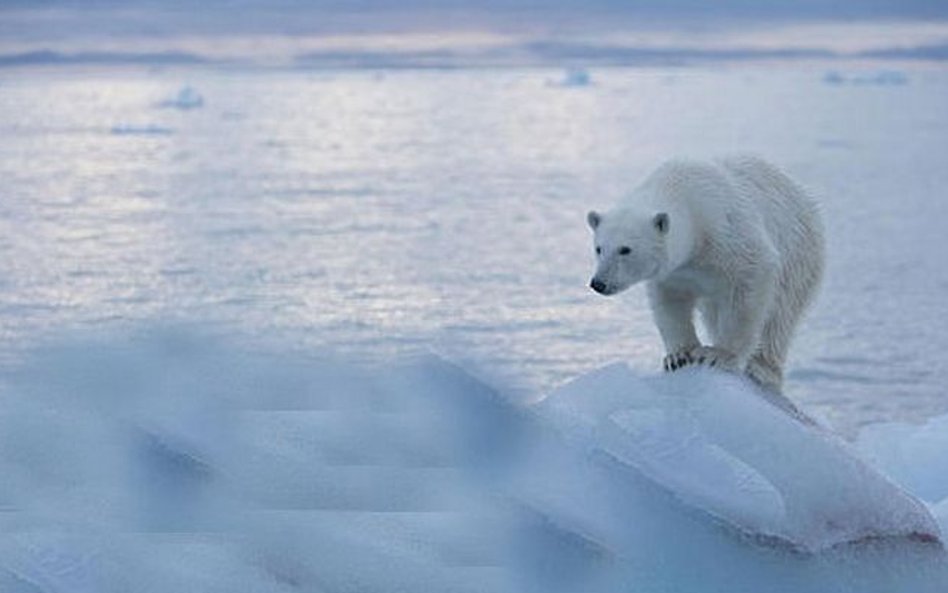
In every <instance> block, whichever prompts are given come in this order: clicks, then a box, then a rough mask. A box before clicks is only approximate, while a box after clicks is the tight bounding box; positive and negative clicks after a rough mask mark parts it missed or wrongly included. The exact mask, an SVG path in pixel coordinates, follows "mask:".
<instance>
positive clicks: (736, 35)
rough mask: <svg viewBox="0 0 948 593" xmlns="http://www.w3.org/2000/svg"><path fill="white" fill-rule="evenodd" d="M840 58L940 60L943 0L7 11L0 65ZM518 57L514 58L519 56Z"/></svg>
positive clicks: (102, 0)
mask: <svg viewBox="0 0 948 593" xmlns="http://www.w3.org/2000/svg"><path fill="white" fill-rule="evenodd" d="M550 43H553V44H567V45H569V46H570V47H571V48H573V50H576V48H577V47H578V48H582V47H583V46H584V45H595V46H597V47H601V46H606V47H607V48H610V50H611V49H612V48H618V51H620V52H622V51H625V52H626V53H628V50H630V49H631V50H667V49H673V50H689V51H699V52H700V51H715V50H717V51H722V50H735V49H737V50H741V51H744V50H751V51H780V50H816V51H829V52H834V53H842V54H858V53H859V52H866V51H876V50H891V49H912V48H917V47H948V0H940V1H937V2H936V1H931V0H862V1H855V0H840V1H835V2H827V1H824V0H711V1H709V0H646V1H641V0H640V1H635V0H625V1H620V0H548V1H545V2H540V1H537V0H484V1H481V2H471V1H465V0H441V1H434V0H401V1H400V2H394V1H391V0H311V1H304V0H202V1H196V0H125V1H119V0H4V1H3V2H2V4H0V56H4V55H5V56H10V55H16V54H20V53H24V52H38V51H53V52H59V53H63V54H76V53H81V52H100V53H112V54H114V53H122V52H125V53H159V52H183V53H187V54H193V55H195V56H198V57H200V58H204V59H212V60H221V59H231V60H239V61H249V62H257V63H264V64H266V63H283V62H292V61H293V59H294V58H295V57H296V56H299V55H301V54H312V53H316V54H319V53H325V52H335V53H338V54H347V53H353V52H355V53H358V52H373V53H376V54H379V55H382V54H385V55H399V54H405V53H410V52H422V53H425V52H427V53H429V54H430V53H437V52H440V53H441V54H451V55H455V54H457V55H460V56H465V55H466V56H474V55H494V56H498V55H502V54H504V52H507V54H509V55H516V54H517V51H518V49H517V48H523V47H526V48H530V47H538V46H540V45H542V44H550ZM522 53H523V52H521V55H522Z"/></svg>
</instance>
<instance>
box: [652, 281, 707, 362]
mask: <svg viewBox="0 0 948 593" xmlns="http://www.w3.org/2000/svg"><path fill="white" fill-rule="evenodd" d="M648 299H649V304H650V305H651V307H652V316H653V317H654V318H655V325H656V326H657V327H658V331H659V333H660V334H661V335H662V341H663V342H664V343H665V352H666V353H668V356H666V357H665V367H666V370H669V361H670V360H672V359H675V357H676V356H677V355H679V354H683V353H685V352H687V351H688V350H689V349H691V348H694V347H695V346H698V345H699V344H700V342H699V341H698V334H697V332H695V323H694V310H695V297H694V295H692V294H690V293H686V292H681V291H676V290H672V289H669V288H667V287H663V286H660V285H659V284H657V283H649V285H648ZM676 366H677V365H676ZM672 370H674V369H672Z"/></svg>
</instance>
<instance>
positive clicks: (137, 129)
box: [110, 124, 174, 136]
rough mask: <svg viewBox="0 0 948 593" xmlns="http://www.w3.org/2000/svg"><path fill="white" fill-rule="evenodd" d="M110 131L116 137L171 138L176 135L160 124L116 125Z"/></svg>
mask: <svg viewBox="0 0 948 593" xmlns="http://www.w3.org/2000/svg"><path fill="white" fill-rule="evenodd" d="M110 131H111V133H112V134H114V135H116V136H169V135H171V134H173V133H174V130H172V129H171V128H169V127H166V126H162V125H158V124H116V125H114V126H112V129H111V130H110Z"/></svg>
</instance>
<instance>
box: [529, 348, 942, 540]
mask: <svg viewBox="0 0 948 593" xmlns="http://www.w3.org/2000/svg"><path fill="white" fill-rule="evenodd" d="M542 408H544V409H545V410H547V411H548V414H549V416H550V417H551V418H553V419H554V420H555V421H556V423H557V424H558V425H560V426H561V427H563V428H562V430H563V431H564V433H565V434H567V435H573V436H576V437H577V438H578V439H579V441H580V442H581V444H582V446H584V447H586V448H588V449H590V450H593V451H595V450H598V451H603V452H605V453H606V454H608V455H610V456H612V457H615V458H616V459H617V460H619V461H620V462H622V463H625V464H628V465H630V466H632V467H634V468H635V469H636V470H638V471H641V472H642V473H643V474H645V475H647V476H648V477H649V478H651V479H653V480H655V481H656V482H657V483H659V484H661V485H662V486H664V487H665V488H667V489H668V490H669V491H670V492H671V493H673V494H674V495H675V496H676V497H678V498H680V499H681V500H683V501H684V502H685V503H687V504H689V505H691V506H694V507H696V508H698V509H701V510H704V511H707V512H709V513H711V514H712V515H715V516H716V517H719V518H720V519H722V520H723V521H725V522H727V523H729V524H732V525H733V526H735V527H736V528H738V529H740V530H742V531H745V532H746V533H749V534H755V535H764V536H767V537H773V538H776V539H779V540H783V541H785V542H788V543H790V544H791V545H795V546H799V547H801V548H803V549H806V550H810V551H816V550H821V549H825V548H829V547H832V546H834V545H838V544H840V543H845V542H851V541H857V540H860V539H865V538H871V537H886V536H903V535H911V534H919V535H925V536H930V537H933V538H937V537H938V527H937V525H936V524H935V522H934V520H933V519H932V518H931V517H930V516H929V514H928V512H927V510H926V509H925V507H924V505H922V504H921V503H920V502H919V501H917V500H916V499H914V498H913V497H911V496H910V495H908V494H907V493H906V492H904V491H903V490H901V489H900V488H899V487H897V486H896V485H895V484H893V483H891V482H889V481H888V480H887V479H885V478H884V477H883V476H882V475H881V474H879V473H878V472H876V471H874V470H873V469H872V468H870V467H869V466H868V465H866V464H865V463H863V462H862V461H861V460H860V459H859V458H858V457H857V456H855V455H854V454H853V453H852V452H851V451H850V449H849V447H847V446H846V445H845V444H844V443H843V442H842V441H841V440H840V439H838V438H835V437H834V436H832V435H831V434H829V433H828V432H827V431H826V430H825V429H822V428H820V427H819V426H815V425H811V424H804V423H802V422H800V421H798V420H797V419H796V418H792V417H790V416H789V415H787V414H786V413H784V412H783V411H781V410H779V409H778V408H777V407H775V406H772V405H770V404H769V403H767V402H766V401H765V399H764V397H763V396H762V394H761V393H759V391H758V390H757V389H756V388H754V387H753V386H752V385H751V384H749V383H747V382H745V381H741V380H738V379H736V378H733V377H731V376H727V375H723V374H721V373H715V372H711V371H706V370H700V369H687V370H685V371H682V372H677V373H673V374H671V375H666V376H660V377H656V378H653V379H643V378H641V377H638V376H636V375H635V373H633V372H632V371H630V370H629V369H628V368H627V367H626V366H625V365H616V366H612V367H607V368H605V369H602V370H600V371H599V372H597V373H594V374H592V375H588V376H585V377H582V378H580V379H578V380H576V381H575V382H573V383H571V384H569V385H567V386H565V387H563V388H562V389H560V390H558V391H556V392H554V393H553V394H552V395H551V396H550V397H549V398H547V400H546V401H545V402H544V404H543V406H542ZM830 493H831V495H830Z"/></svg>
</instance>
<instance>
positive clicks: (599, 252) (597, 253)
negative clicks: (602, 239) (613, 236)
mask: <svg viewBox="0 0 948 593" xmlns="http://www.w3.org/2000/svg"><path fill="white" fill-rule="evenodd" d="M596 255H602V247H600V246H598V245H596Z"/></svg>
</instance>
